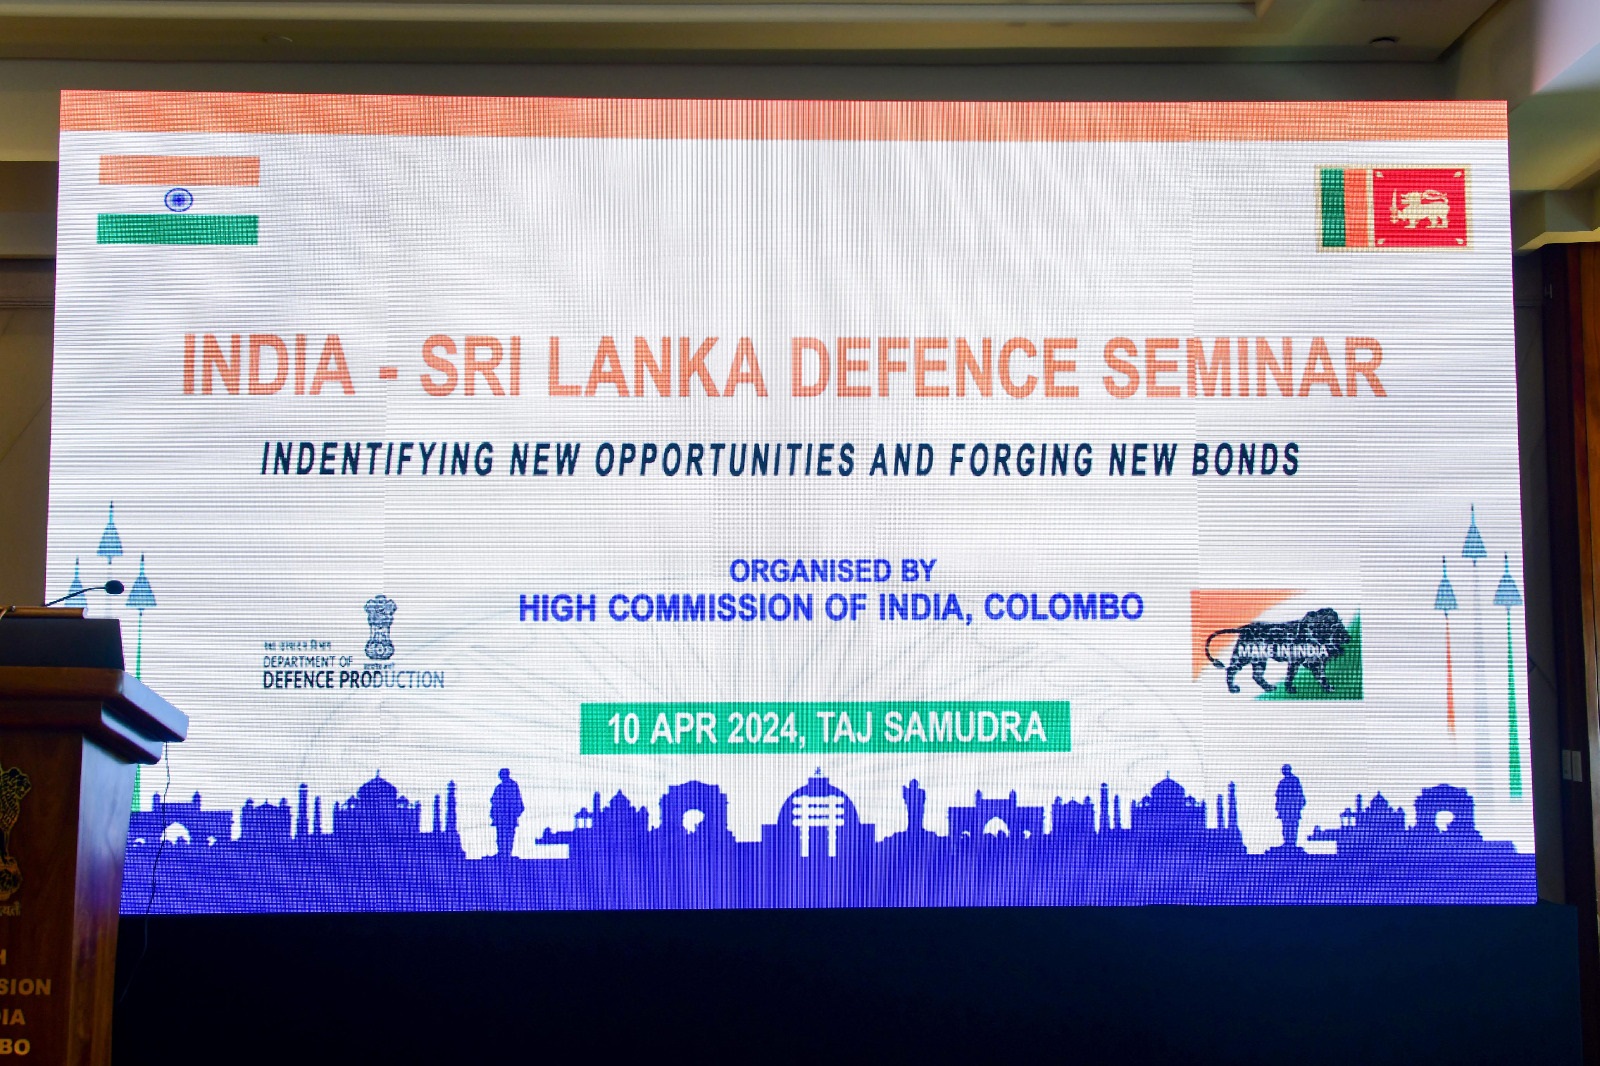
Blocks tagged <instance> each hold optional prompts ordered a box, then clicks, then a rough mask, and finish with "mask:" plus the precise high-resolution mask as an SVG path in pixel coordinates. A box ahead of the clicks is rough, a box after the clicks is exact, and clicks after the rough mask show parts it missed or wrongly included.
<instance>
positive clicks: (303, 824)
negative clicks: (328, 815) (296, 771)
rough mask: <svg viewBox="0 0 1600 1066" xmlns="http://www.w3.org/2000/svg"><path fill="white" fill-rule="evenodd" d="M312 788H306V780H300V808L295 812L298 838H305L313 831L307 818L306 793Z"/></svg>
mask: <svg viewBox="0 0 1600 1066" xmlns="http://www.w3.org/2000/svg"><path fill="white" fill-rule="evenodd" d="M310 791H311V790H310V789H308V788H306V783H305V782H304V781H302V782H300V808H299V810H298V811H296V812H295V820H294V835H295V838H296V839H301V840H303V839H304V838H305V835H306V834H307V833H308V832H310V831H311V826H310V823H309V822H308V821H307V820H306V794H307V793H309V792H310Z"/></svg>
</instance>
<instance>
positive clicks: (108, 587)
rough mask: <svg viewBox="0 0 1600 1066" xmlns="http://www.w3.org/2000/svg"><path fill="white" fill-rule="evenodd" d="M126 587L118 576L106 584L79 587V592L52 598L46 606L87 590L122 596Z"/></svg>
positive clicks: (79, 594)
mask: <svg viewBox="0 0 1600 1066" xmlns="http://www.w3.org/2000/svg"><path fill="white" fill-rule="evenodd" d="M126 587H127V586H126V585H124V584H123V583H122V582H120V581H118V580H117V579H116V578H112V579H111V580H110V581H107V582H106V583H105V584H104V585H91V586H89V587H88V588H86V589H79V590H78V591H77V592H69V593H67V594H66V595H65V596H57V597H56V598H55V599H53V600H51V601H50V602H49V603H47V604H45V605H44V606H46V607H54V606H55V605H56V604H58V603H61V602H63V601H65V600H70V599H72V597H74V596H81V595H83V594H84V593H85V592H104V593H105V594H106V595H107V596H120V595H122V590H123V589H125V588H126Z"/></svg>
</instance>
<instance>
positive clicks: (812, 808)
mask: <svg viewBox="0 0 1600 1066" xmlns="http://www.w3.org/2000/svg"><path fill="white" fill-rule="evenodd" d="M504 780H505V777H504V776H502V778H501V781H502V783H503V782H504ZM1291 780H1292V781H1293V782H1294V784H1293V786H1292V787H1287V793H1288V794H1289V795H1290V797H1291V799H1290V801H1289V802H1287V804H1286V801H1285V800H1284V799H1283V797H1284V795H1285V791H1284V790H1285V788H1286V785H1285V782H1288V781H1291ZM1279 786H1280V792H1279V793H1278V799H1277V809H1278V811H1279V820H1280V822H1281V823H1282V826H1283V828H1284V835H1285V838H1286V840H1293V841H1294V843H1284V844H1279V845H1275V846H1273V847H1270V848H1267V849H1266V850H1264V851H1260V852H1251V851H1249V850H1248V849H1247V848H1246V846H1245V843H1244V836H1243V834H1242V832H1241V830H1240V823H1239V803H1238V796H1237V792H1236V789H1235V787H1234V786H1233V785H1232V784H1230V785H1229V786H1228V790H1227V793H1226V794H1225V795H1224V794H1221V793H1219V794H1218V795H1217V796H1216V797H1215V801H1214V804H1212V803H1208V802H1207V801H1205V800H1202V799H1200V798H1198V797H1195V796H1191V795H1189V793H1188V792H1187V791H1186V790H1185V789H1184V788H1183V786H1182V785H1181V784H1180V783H1179V782H1177V781H1175V780H1173V779H1172V778H1171V777H1170V776H1167V777H1164V778H1162V779H1161V780H1159V781H1157V782H1155V783H1154V784H1153V785H1152V786H1151V787H1150V789H1149V791H1148V793H1147V794H1146V795H1145V796H1143V797H1142V798H1140V799H1137V800H1134V801H1132V802H1130V803H1124V802H1123V798H1122V796H1121V795H1119V794H1113V793H1112V792H1111V790H1110V788H1109V787H1108V786H1107V785H1101V786H1100V790H1099V796H1098V798H1097V797H1095V796H1092V795H1090V796H1084V797H1082V798H1081V799H1077V798H1074V799H1065V800H1064V799H1062V798H1061V797H1059V796H1058V797H1055V798H1054V799H1053V800H1052V801H1051V803H1050V804H1049V806H1048V815H1049V817H1048V822H1047V821H1046V810H1047V808H1046V806H1045V805H1042V804H1041V805H1038V806H1032V805H1029V804H1027V803H1025V802H1023V801H1021V800H1020V799H1019V798H1018V794H1017V792H1016V791H1010V793H1009V795H1006V796H1004V797H1003V798H1002V797H999V796H992V795H985V794H984V793H983V792H982V791H979V792H977V793H976V794H975V795H974V796H973V800H972V802H971V803H970V804H960V805H954V806H951V807H948V808H947V809H946V814H947V823H948V832H947V833H944V834H940V833H935V832H933V831H931V830H929V829H927V828H926V826H925V824H924V823H925V820H926V815H927V791H926V789H924V788H923V787H922V785H921V784H920V783H919V782H918V781H917V780H915V779H913V780H911V781H909V782H908V783H907V784H905V785H904V787H903V788H902V789H901V795H902V799H903V802H904V803H905V808H906V828H905V829H904V830H901V831H899V832H896V833H892V834H888V835H886V836H884V837H883V838H882V839H878V836H877V827H876V826H874V825H873V824H871V823H868V822H864V821H862V820H861V817H860V815H859V812H858V811H857V809H856V806H855V803H854V801H853V800H852V799H851V798H850V796H849V795H848V794H847V793H846V792H845V791H844V790H843V789H841V788H840V787H839V786H837V785H835V784H834V783H833V782H832V781H830V780H829V779H828V777H827V776H826V774H825V773H824V772H823V770H822V768H820V767H819V768H818V769H817V770H816V771H815V772H814V773H813V774H812V775H811V776H810V777H809V778H807V779H806V780H805V781H804V782H803V783H802V784H801V785H800V787H798V788H797V789H795V791H794V792H793V793H791V794H790V795H789V797H788V798H787V799H786V800H784V802H783V803H782V804H781V805H780V807H779V808H778V810H777V811H776V812H775V814H774V816H773V818H772V820H771V821H770V822H769V823H767V824H764V825H763V826H762V827H761V834H760V838H759V839H758V840H738V839H736V838H735V837H734V835H733V832H732V830H731V829H730V828H729V825H728V808H729V797H728V795H727V793H725V792H724V791H723V790H722V789H721V788H720V787H719V786H717V785H714V784H708V783H706V782H703V781H685V782H682V783H680V784H677V785H673V786H671V787H670V788H668V789H667V790H666V792H665V794H664V795H662V796H661V797H660V798H659V800H658V803H657V809H658V811H659V813H660V818H659V820H658V821H657V822H656V823H655V824H654V825H653V826H652V818H651V810H650V807H649V806H647V805H646V804H644V803H642V802H635V801H634V799H632V798H630V797H629V796H627V795H626V794H625V793H623V792H622V791H621V790H617V791H616V792H615V793H614V794H613V795H612V796H611V798H610V799H609V800H606V799H604V798H603V793H602V792H599V791H597V792H595V793H594V795H593V799H592V800H591V802H590V804H589V805H588V806H587V807H585V808H583V809H581V810H579V811H578V812H577V813H576V814H575V815H574V817H573V825H572V828H570V829H555V828H551V827H544V828H543V829H542V832H539V833H538V834H537V837H536V839H537V842H538V843H540V844H546V845H548V844H564V845H566V848H567V856H566V857H565V858H537V859H522V858H514V857H512V856H511V855H510V854H490V855H487V856H485V857H483V858H476V859H473V858H468V857H467V855H466V852H465V850H464V848H463V847H462V844H461V837H460V833H459V831H458V828H457V824H458V797H457V790H456V784H455V782H454V781H451V782H449V783H448V785H447V786H446V788H445V789H444V790H443V792H441V793H438V794H435V795H434V796H433V797H432V805H431V829H430V828H428V826H427V825H425V819H426V815H427V813H428V812H427V809H426V808H425V805H424V803H423V802H421V801H414V800H411V799H408V798H407V797H406V796H404V795H402V794H401V793H400V791H399V789H398V788H396V787H395V786H394V785H393V784H392V783H390V782H389V781H387V780H385V779H384V778H383V776H382V775H381V774H379V773H375V774H374V775H373V777H372V778H371V779H370V780H369V781H367V782H366V783H365V784H363V785H362V786H361V787H360V788H359V789H357V790H356V793H355V795H353V796H351V797H349V798H348V799H346V800H343V801H340V802H335V803H334V804H333V805H332V806H331V808H327V809H326V812H325V809H324V804H323V802H322V797H321V796H316V797H313V796H311V795H310V790H309V789H308V788H307V786H306V785H304V784H302V785H301V786H300V788H299V792H298V795H297V797H296V800H295V803H294V804H293V805H292V806H291V803H290V801H289V799H288V798H283V799H280V800H278V801H277V802H275V803H272V802H267V803H260V804H258V803H255V802H253V801H247V802H246V803H245V805H244V807H243V808H242V809H241V810H239V811H238V812H237V814H238V817H237V821H236V819H235V812H233V811H231V810H210V809H207V808H205V806H204V805H203V803H202V800H201V797H200V795H199V794H198V793H196V794H195V795H194V796H193V797H192V798H191V799H190V800H189V801H187V802H171V801H169V800H168V799H167V798H166V797H164V796H160V795H157V796H154V797H152V799H153V802H152V805H151V807H150V809H149V810H145V811H136V812H134V814H133V815H132V818H131V819H130V824H129V831H128V850H127V862H126V868H125V875H124V880H123V894H122V909H123V912H124V913H130V914H143V913H147V912H148V913H156V914H175V913H247V912H295V911H300V912H310V911H430V910H433V911H439V910H591V909H650V908H672V909H681V908H708V907H726V908H767V907H871V906H882V907H901V906H1030V905H1042V906H1061V905H1101V906H1104V905H1139V904H1414V903H1457V904H1460V903H1505V904H1516V903H1532V902H1534V901H1535V899H1536V888H1535V881H1534V857H1533V856H1532V855H1522V854H1518V853H1517V851H1516V850H1515V848H1514V846H1513V845H1512V844H1511V842H1509V841H1491V840H1485V839H1484V838H1483V835H1482V834H1481V833H1480V832H1479V830H1478V828H1477V826H1476V822H1475V817H1474V814H1475V804H1474V801H1473V798H1472V796H1471V795H1470V793H1468V792H1467V791H1466V790H1465V789H1462V788H1459V787H1456V786H1454V785H1450V784H1440V785H1436V786H1433V787H1431V788H1427V789H1424V790H1422V792H1421V793H1420V794H1419V795H1418V796H1416V797H1415V798H1414V800H1413V802H1412V804H1411V809H1412V812H1413V815H1412V816H1411V817H1410V818H1408V816H1407V813H1406V810H1405V808H1404V807H1401V806H1396V805H1394V804H1393V803H1392V802H1391V801H1390V800H1389V799H1387V798H1386V797H1384V796H1383V795H1382V794H1381V793H1377V794H1374V795H1373V796H1372V797H1371V798H1370V800H1368V799H1366V798H1365V797H1364V796H1361V795H1358V796H1356V797H1355V798H1354V802H1353V803H1352V805H1351V806H1349V807H1347V808H1345V810H1344V811H1343V812H1342V813H1341V814H1340V816H1339V823H1338V825H1337V826H1326V827H1324V826H1321V825H1315V826H1313V828H1312V829H1311V830H1310V831H1309V832H1308V833H1306V834H1304V839H1306V840H1309V841H1316V842H1328V843H1331V844H1332V845H1333V851H1332V853H1331V854H1319V853H1312V852H1308V851H1306V850H1304V849H1303V848H1302V847H1300V845H1299V841H1300V839H1301V838H1302V835H1301V834H1300V832H1299V829H1298V826H1299V823H1300V809H1299V808H1298V807H1296V806H1295V801H1294V800H1293V796H1294V794H1295V793H1297V792H1298V791H1299V790H1300V785H1299V778H1298V777H1297V776H1295V775H1293V774H1292V772H1291V770H1290V768H1288V767H1285V769H1284V777H1283V778H1282V779H1280V783H1279ZM502 802H503V801H502ZM1298 802H1299V803H1300V804H1301V805H1303V800H1299V801H1298ZM325 813H326V815H327V818H326V822H325V820H324V814H325ZM519 815H520V812H519ZM503 817H504V815H503V814H502V818H503ZM236 824H237V828H238V835H237V836H235V835H234V829H235V825H236ZM180 826H181V827H182V828H181V830H180V829H178V828H175V827H180ZM530 832H533V829H532V827H531V826H528V825H521V826H518V827H515V828H514V830H513V835H514V836H515V835H517V834H526V833H530Z"/></svg>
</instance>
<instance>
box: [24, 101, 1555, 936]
mask: <svg viewBox="0 0 1600 1066" xmlns="http://www.w3.org/2000/svg"><path fill="white" fill-rule="evenodd" d="M1507 190H1508V183H1507V160H1506V123H1505V110H1504V107H1503V106H1502V105H1500V104H1496V103H1478V102H1474V103H1339V104H1328V103H1310V104H1301V103H1287V104H1258V103H1250V104H1227V103H1224V104H1218V103H1205V104H1168V103H1161V104H1112V103H1093V104H1090V103H970V102H968V103H944V102H911V103H904V102H901V103H885V102H868V101H849V102H832V101H830V102H818V101H744V100H714V101H713V100H602V99H544V98H540V99H533V98H524V99H469V98H424V97H364V96H303V95H262V94H237V95H235V94H182V93H144V92H135V93H118V92H69V93H67V94H65V96H64V98H63V103H62V134H61V198H60V204H61V207H60V236H59V260H58V263H59V275H58V298H57V311H56V314H57V328H56V355H55V391H54V408H53V423H52V436H51V449H52V452H51V484H50V519H49V572H48V581H49V591H50V594H51V595H52V596H57V595H64V594H66V593H68V592H71V591H73V590H74V589H75V588H77V587H79V586H90V587H91V588H92V586H95V585H99V584H102V583H103V582H105V581H106V580H107V579H109V578H117V579H119V580H121V581H123V582H125V583H126V585H127V589H128V591H127V593H126V594H125V595H124V596H122V597H120V598H116V599H112V598H108V597H106V596H104V595H100V594H95V593H93V592H92V591H91V592H90V593H88V594H85V596H84V597H81V598H80V599H78V600H76V601H74V602H81V603H84V604H85V605H86V606H87V608H88V610H89V612H90V613H91V614H96V615H100V614H109V615H114V616H116V617H119V618H120V619H121V620H122V625H123V632H124V640H125V643H126V645H127V651H128V656H127V659H128V667H129V669H130V670H131V671H133V672H134V673H136V674H138V675H139V676H140V677H141V678H142V679H143V680H144V682H145V683H147V684H148V685H150V686H151V687H153V688H154V689H156V690H157V691H159V692H160V693H162V694H163V695H164V696H166V697H167V698H168V699H170V700H171V701H172V702H174V703H175V704H176V705H178V706H179V707H180V708H182V709H183V710H185V711H186V712H188V714H189V715H190V716H191V719H192V722H193V725H192V729H191V732H190V735H189V739H188V741H187V742H186V743H184V744H182V745H174V746H173V747H172V748H170V749H169V751H168V753H167V759H166V763H165V765H163V766H158V767H154V768H146V769H145V770H144V771H143V773H142V776H141V778H140V780H139V782H138V786H137V791H136V798H135V811H134V813H133V815H132V821H131V828H130V833H129V841H128V850H127V865H126V875H125V883H124V894H123V907H124V909H125V910H127V911H130V912H137V913H144V912H147V911H154V912H157V913H174V912H219V911H224V912H225V911H319V910H446V909H464V910H470V909H544V908H684V907H806V906H830V907H834V906H904V905H918V906H922V905H930V906H931V905H991V904H992V905H1008V906H1009V905H1028V904H1037V905H1060V904H1134V903H1273V904H1278V903H1419V902H1423V903H1427V902H1438V903H1483V902H1504V903H1527V902H1532V901H1533V900H1534V898H1535V887H1534V866H1533V862H1534V859H1533V813H1532V800H1531V795H1530V782H1529V765H1528V754H1527V753H1528V719H1527V706H1528V704H1527V690H1526V684H1527V675H1526V671H1525V651H1524V645H1523V640H1524V636H1523V614H1522V577H1521V575H1522V556H1521V532H1520V530H1521V525H1520V514H1519V495H1518V456H1517V425H1516V402H1515V401H1516V381H1515V376H1514V367H1513V358H1512V315H1511V294H1510V266H1511V263H1510V242H1509V226H1508V192H1507Z"/></svg>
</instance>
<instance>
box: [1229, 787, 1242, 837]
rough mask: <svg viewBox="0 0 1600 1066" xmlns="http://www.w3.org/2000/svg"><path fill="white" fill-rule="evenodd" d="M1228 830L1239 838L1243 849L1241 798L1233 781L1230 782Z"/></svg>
mask: <svg viewBox="0 0 1600 1066" xmlns="http://www.w3.org/2000/svg"><path fill="white" fill-rule="evenodd" d="M1228 828H1229V829H1231V830H1233V835H1234V836H1236V837H1238V838H1239V840H1240V842H1241V843H1240V846H1241V847H1242V846H1243V841H1244V834H1242V833H1240V832H1239V796H1238V794H1237V793H1236V792H1235V790H1234V786H1233V782H1232V781H1229V782H1228Z"/></svg>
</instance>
